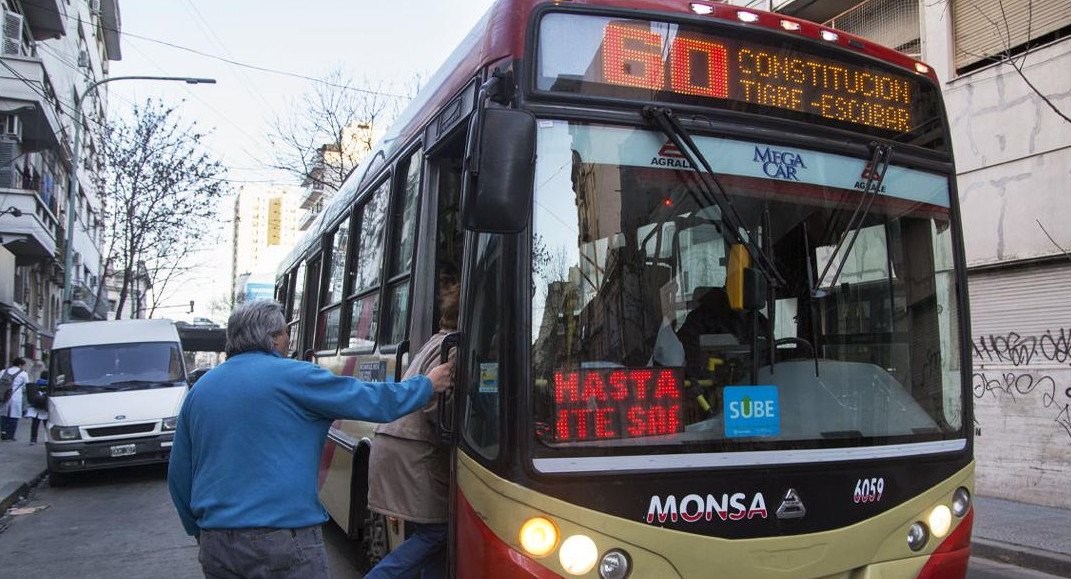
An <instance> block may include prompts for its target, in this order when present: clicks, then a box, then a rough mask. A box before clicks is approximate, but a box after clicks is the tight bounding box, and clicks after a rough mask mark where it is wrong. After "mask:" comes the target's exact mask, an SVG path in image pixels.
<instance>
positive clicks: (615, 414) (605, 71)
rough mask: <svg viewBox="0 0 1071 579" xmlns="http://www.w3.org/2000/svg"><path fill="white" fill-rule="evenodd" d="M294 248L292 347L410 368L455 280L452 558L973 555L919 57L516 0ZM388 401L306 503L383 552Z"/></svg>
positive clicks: (932, 142) (720, 561)
mask: <svg viewBox="0 0 1071 579" xmlns="http://www.w3.org/2000/svg"><path fill="white" fill-rule="evenodd" d="M369 159H370V160H369V161H368V162H366V163H365V164H364V165H362V166H361V167H360V168H359V169H358V170H357V171H356V172H355V173H354V174H353V175H351V177H350V178H349V179H348V180H347V181H346V182H345V184H344V185H343V186H342V188H341V190H340V191H339V193H338V194H337V195H336V196H335V197H334V199H333V201H332V203H331V204H330V205H329V206H328V207H327V208H326V209H325V210H324V211H323V213H322V215H321V216H319V217H318V220H317V221H316V222H315V224H314V225H313V226H312V228H311V229H310V230H309V233H308V235H307V236H306V237H305V239H304V241H303V242H302V244H301V245H300V246H299V247H298V248H296V249H295V251H294V252H293V254H292V255H291V257H290V258H289V259H288V260H287V262H286V263H284V264H283V266H282V269H281V271H280V276H279V283H278V288H277V289H278V294H277V295H278V296H279V297H280V299H281V300H282V301H283V302H284V303H285V305H286V310H287V315H288V318H289V321H290V324H291V326H292V332H291V336H292V339H293V340H294V343H293V350H294V352H295V354H296V355H300V356H303V357H307V358H308V359H311V360H313V361H315V362H316V363H318V364H321V365H323V366H325V367H328V368H330V369H332V370H334V371H336V372H339V373H344V374H352V375H355V376H358V377H361V378H365V379H370V380H394V379H398V378H399V377H400V376H401V374H402V373H403V372H404V370H405V367H406V364H407V362H408V360H409V355H410V353H411V352H415V351H416V350H417V349H419V347H420V346H421V345H422V344H423V343H424V342H425V341H426V340H427V339H428V338H429V336H431V335H432V334H433V333H434V332H436V331H437V329H438V328H437V321H436V320H438V318H439V316H438V312H437V311H436V300H435V292H436V284H435V280H436V275H437V273H438V272H437V267H439V264H443V263H453V264H456V265H458V266H459V267H460V269H461V271H462V277H463V291H462V314H461V324H460V326H461V327H460V331H459V332H458V336H457V339H458V351H459V355H458V364H457V367H458V374H457V382H456V383H457V387H456V389H455V392H454V393H453V397H452V401H451V403H450V404H443V405H442V406H441V407H442V408H444V411H443V413H442V416H441V418H440V420H441V424H440V431H441V433H442V436H443V440H444V444H446V445H449V448H450V452H451V469H452V471H451V497H452V498H451V500H452V503H451V522H450V529H451V532H450V555H451V556H450V566H451V569H450V572H451V574H452V576H455V577H462V578H466V579H469V578H480V577H601V578H604V579H621V578H623V577H659V578H668V577H714V576H717V577H733V578H748V577H771V578H783V579H789V578H791V579H806V578H827V579H831V578H843V579H848V578H851V577H864V576H865V577H877V576H881V577H886V578H901V577H902V578H912V579H914V578H917V577H923V578H957V579H959V578H962V577H964V575H965V573H966V568H967V558H968V555H969V543H970V534H971V523H972V516H973V510H972V503H971V498H972V491H973V488H974V475H973V472H974V461H973V438H972V436H973V433H972V429H971V424H972V411H971V405H970V401H971V396H970V392H969V387H970V359H969V355H968V352H967V351H965V349H964V347H963V343H964V337H965V336H968V335H969V333H968V331H967V295H966V279H965V274H964V255H963V247H962V241H961V238H962V230H961V228H962V224H961V222H960V213H959V206H958V203H957V194H956V185H955V174H956V173H955V169H954V166H953V156H952V148H951V141H950V135H949V129H948V122H947V119H946V114H945V110H944V106H943V104H942V100H941V92H940V90H939V86H938V83H937V80H936V76H935V75H934V73H933V72H932V71H931V70H930V68H929V67H928V66H926V65H925V64H923V63H921V62H917V61H915V60H912V59H910V58H908V57H906V56H904V55H902V54H900V53H897V52H895V51H892V50H889V49H886V48H882V47H880V46H876V45H874V44H873V43H872V42H870V41H868V40H866V39H862V38H857V37H854V36H850V35H848V34H844V33H842V32H840V31H837V30H831V29H826V28H823V27H821V26H819V25H816V24H813V23H810V22H805V21H801V20H797V19H794V18H791V17H787V16H782V15H779V14H774V13H765V12H759V11H754V10H748V9H742V8H738V7H734V6H730V5H725V4H717V3H708V2H700V1H695V2H686V1H681V2H675V1H674V2H670V1H666V0H628V1H613V2H611V1H609V0H590V1H581V0H574V1H558V2H549V1H541V0H501V1H499V2H498V3H497V4H496V5H495V6H494V7H493V8H492V9H491V10H490V11H489V12H488V13H487V15H486V16H485V17H484V18H483V19H482V20H481V21H480V22H479V23H478V24H477V25H476V27H475V28H474V29H473V31H472V32H471V33H470V34H469V36H468V37H467V38H466V39H465V40H464V42H463V43H462V44H461V45H460V46H459V47H458V48H457V49H456V51H455V52H454V53H453V55H452V56H451V57H450V58H449V59H448V61H447V62H446V64H445V65H444V66H443V68H442V69H441V70H440V71H439V73H437V74H436V75H435V76H434V77H433V78H432V79H431V81H430V82H429V84H428V86H427V88H426V89H425V90H424V91H423V92H422V93H421V95H420V96H418V97H417V99H416V100H415V101H414V102H413V103H412V105H411V106H410V108H409V109H408V111H407V112H406V113H404V114H403V116H402V118H401V119H400V120H399V121H398V122H397V123H396V124H395V126H394V128H392V129H391V130H390V131H389V133H388V134H387V136H386V137H385V138H384V140H383V142H382V144H381V146H380V148H379V149H378V150H377V151H376V152H375V153H374V154H373V156H371V157H370V158H369ZM373 426H374V425H371V424H366V423H359V422H345V421H343V422H339V423H336V424H335V425H334V427H333V428H332V430H331V434H330V440H329V443H328V445H327V449H326V451H325V453H324V456H323V461H322V470H321V473H320V479H321V483H322V490H321V497H322V499H323V501H324V503H325V504H326V505H327V507H328V510H329V511H330V514H331V516H332V518H333V519H334V520H335V521H336V522H337V523H338V524H339V525H341V526H342V528H343V529H345V530H346V531H347V532H348V533H350V534H351V535H352V536H353V537H354V538H357V539H359V540H360V541H361V543H360V544H361V545H362V546H363V547H362V548H363V549H364V550H365V551H366V552H367V553H368V555H369V557H370V558H371V559H375V558H378V557H381V556H383V554H385V553H386V552H387V551H388V550H389V549H390V548H392V546H394V545H396V544H397V543H398V542H399V541H400V540H401V539H403V538H404V534H405V525H404V522H401V521H394V520H387V519H384V518H383V517H379V516H377V515H375V514H374V513H371V512H369V511H368V510H367V509H366V506H365V493H366V485H367V458H368V453H369V448H370V445H372V444H375V440H374V436H373V435H372V427H373Z"/></svg>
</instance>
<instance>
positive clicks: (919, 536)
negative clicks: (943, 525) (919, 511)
mask: <svg viewBox="0 0 1071 579" xmlns="http://www.w3.org/2000/svg"><path fill="white" fill-rule="evenodd" d="M929 535H930V533H929V531H927V530H926V525H923V524H922V523H920V522H916V523H915V524H914V525H911V528H910V529H908V530H907V546H908V547H911V550H912V551H918V550H919V549H921V548H923V547H924V546H925V545H926V540H927V539H928V538H929Z"/></svg>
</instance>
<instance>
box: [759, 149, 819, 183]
mask: <svg viewBox="0 0 1071 579" xmlns="http://www.w3.org/2000/svg"><path fill="white" fill-rule="evenodd" d="M752 161H754V162H756V163H761V164H762V172H763V173H765V174H766V176H767V177H773V178H774V179H784V180H785V181H799V180H800V178H799V177H798V176H797V175H796V172H797V171H799V170H800V169H806V168H807V165H806V164H805V163H804V162H803V155H800V154H799V153H793V152H792V151H778V150H777V149H772V148H770V147H766V148H765V149H760V148H759V147H755V157H754V158H753V159H752Z"/></svg>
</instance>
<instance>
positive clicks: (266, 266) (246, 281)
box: [231, 185, 301, 304]
mask: <svg viewBox="0 0 1071 579" xmlns="http://www.w3.org/2000/svg"><path fill="white" fill-rule="evenodd" d="M300 203H301V200H300V198H299V194H298V193H296V192H293V191H291V190H289V189H287V188H281V187H256V186H250V185H245V186H243V187H242V188H241V190H240V191H239V192H238V196H237V198H236V199H235V202H234V246H233V249H232V254H231V256H232V257H231V271H232V276H231V279H232V282H233V285H232V293H231V300H232V303H235V304H238V303H241V302H243V301H245V300H246V299H255V298H260V297H269V298H270V297H272V295H273V293H274V291H273V290H274V287H275V269H276V267H277V266H278V265H279V261H280V260H282V258H283V257H285V256H286V254H287V253H288V252H289V251H290V249H291V248H293V247H294V244H295V243H296V242H297V238H298V235H299V234H300V230H299V228H298V223H299V221H300V219H301V208H300Z"/></svg>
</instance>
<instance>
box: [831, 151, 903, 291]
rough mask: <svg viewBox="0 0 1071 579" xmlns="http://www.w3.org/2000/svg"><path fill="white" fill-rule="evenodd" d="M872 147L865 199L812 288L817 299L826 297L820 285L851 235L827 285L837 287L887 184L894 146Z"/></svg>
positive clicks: (859, 204)
mask: <svg viewBox="0 0 1071 579" xmlns="http://www.w3.org/2000/svg"><path fill="white" fill-rule="evenodd" d="M870 147H871V148H872V149H873V150H874V154H873V155H871V157H870V163H869V164H868V165H867V166H868V167H869V168H870V170H869V171H867V177H866V184H865V185H864V188H863V197H862V198H861V199H859V203H858V204H857V205H856V206H855V211H853V212H852V217H851V219H849V220H848V225H847V227H846V228H845V229H844V233H843V234H842V235H841V236H840V240H838V241H837V246H836V247H834V248H833V253H832V254H830V256H829V261H827V262H826V266H825V267H824V268H823V269H822V275H820V276H818V280H817V281H815V282H814V284H815V285H813V286H812V287H811V294H812V295H813V296H815V297H823V296H825V292H822V291H821V290H819V289H818V284H821V283H822V280H824V279H825V278H826V274H827V273H829V268H830V267H831V266H832V265H833V261H834V260H836V259H837V255H838V254H840V248H841V246H842V245H844V240H845V239H847V238H848V235H849V233H850V234H851V236H852V240H851V241H849V242H848V247H846V248H845V249H844V253H843V254H840V260H839V263H838V264H837V269H836V271H835V272H833V278H832V279H830V280H829V283H828V284H826V285H827V287H834V286H836V285H837V280H838V279H840V272H841V271H843V270H844V264H846V263H848V256H849V255H851V253H852V247H854V246H855V240H856V239H858V238H859V230H860V229H862V227H863V223H864V222H865V221H866V218H867V217H868V216H869V215H870V209H871V208H872V207H873V206H874V200H875V199H877V197H878V191H880V190H881V184H882V183H884V182H885V172H886V171H887V170H888V169H889V161H891V160H892V146H891V145H886V144H884V143H870Z"/></svg>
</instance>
